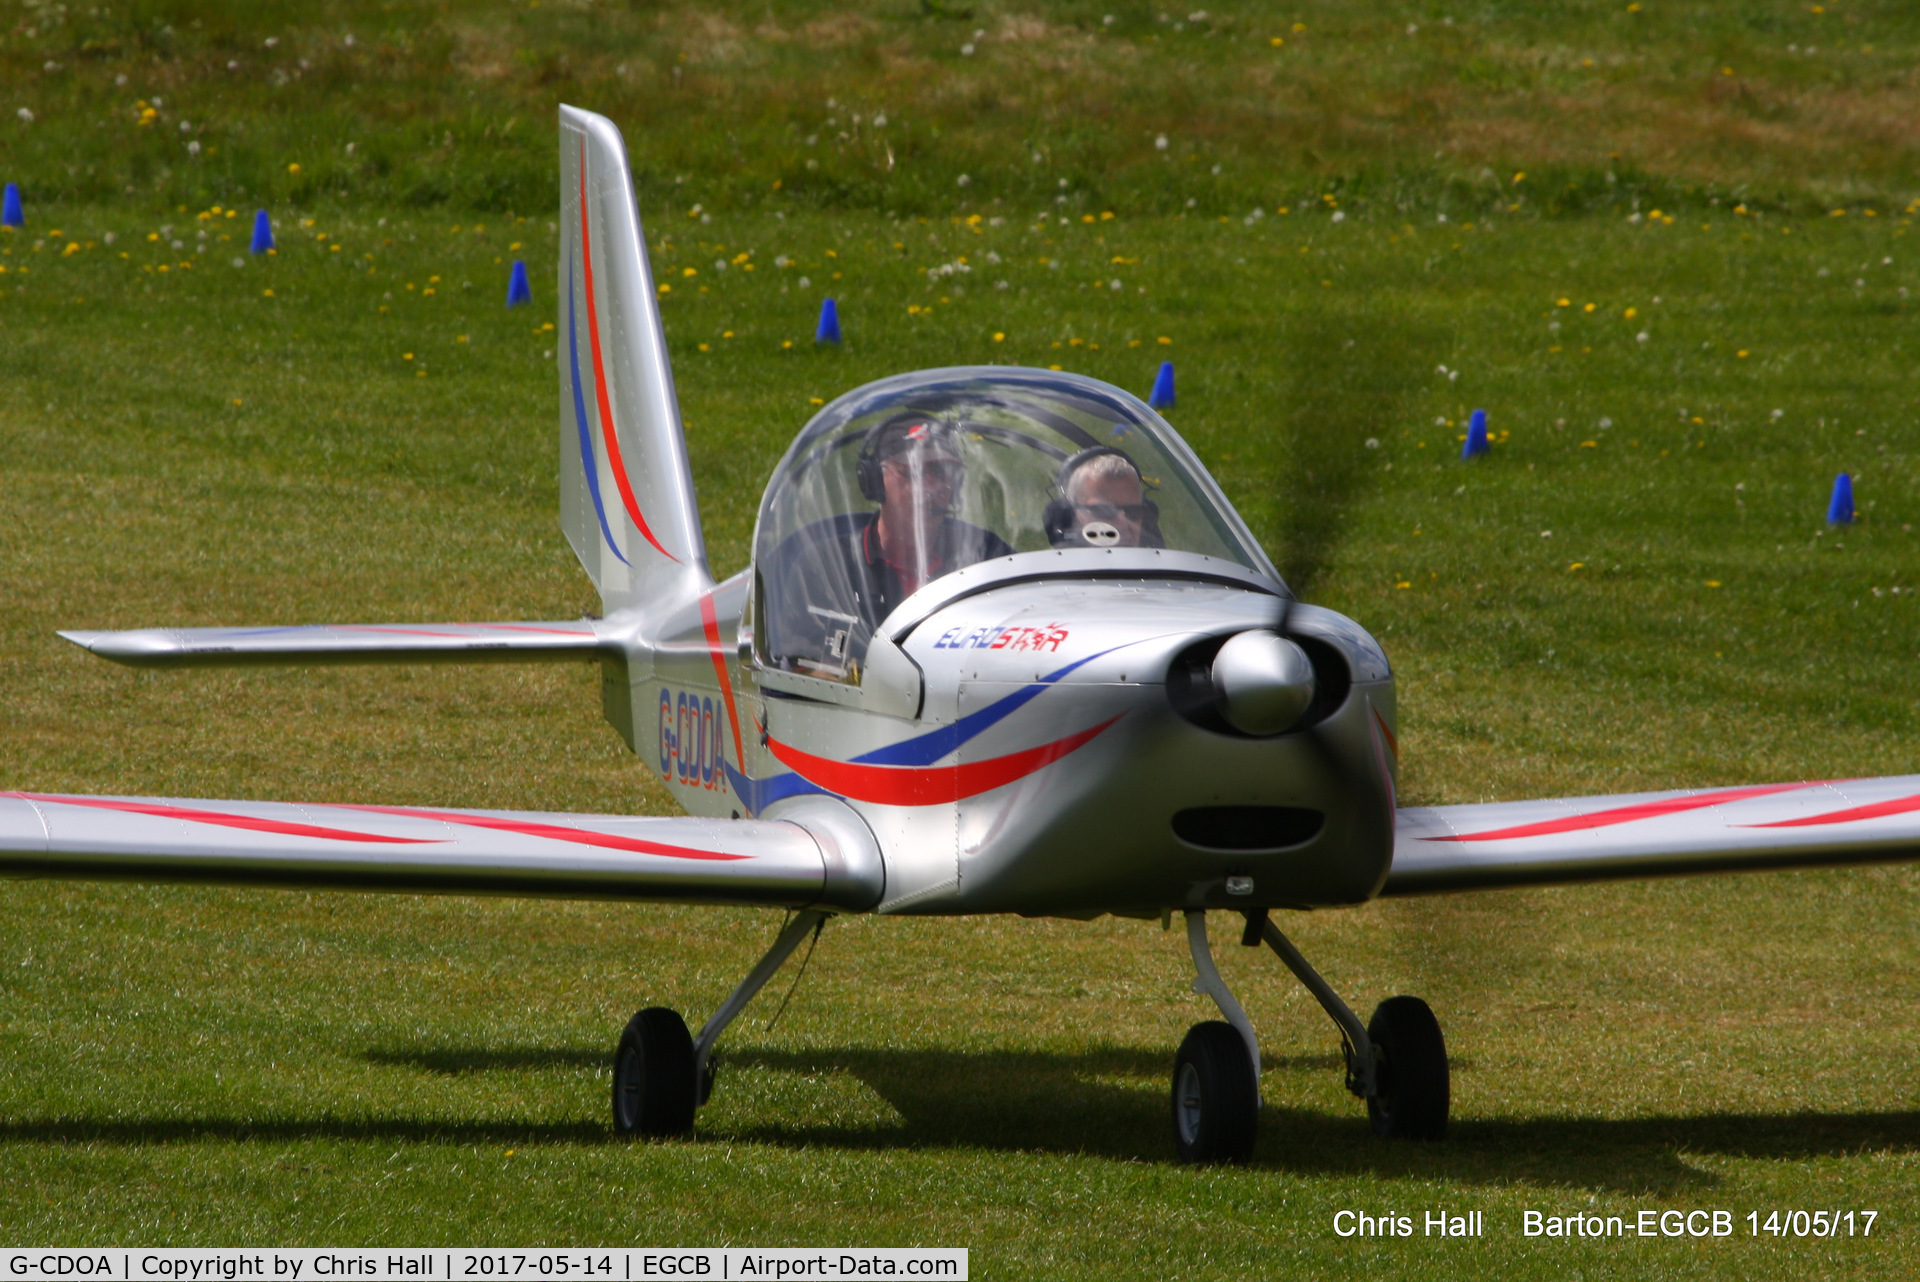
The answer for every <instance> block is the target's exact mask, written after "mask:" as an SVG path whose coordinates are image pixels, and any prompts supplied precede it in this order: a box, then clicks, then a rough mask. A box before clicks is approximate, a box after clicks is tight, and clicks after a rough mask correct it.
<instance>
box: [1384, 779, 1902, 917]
mask: <svg viewBox="0 0 1920 1282" xmlns="http://www.w3.org/2000/svg"><path fill="white" fill-rule="evenodd" d="M1915 859H1920V775H1898V776H1894V777H1891V778H1883V779H1843V780H1830V781H1825V782H1807V783H1784V784H1759V785H1754V786H1750V787H1743V788H1713V789H1702V790H1691V789H1689V790H1685V791H1680V792H1643V793H1633V794H1628V795H1624V796H1614V797H1570V798H1553V799H1550V800H1544V801H1509V802H1499V803H1495V804H1491V805H1477V806H1426V807H1417V808H1410V809H1406V810H1402V811H1400V812H1399V823H1398V826H1397V828H1396V830H1395V834H1394V847H1393V866H1392V868H1391V869H1390V870H1389V871H1388V873H1387V880H1386V884H1385V885H1384V886H1382V887H1381V889H1380V893H1381V894H1382V895H1425V894H1434V893H1437V892H1441V891H1450V890H1484V889H1491V888H1493V887H1498V886H1541V885H1549V884H1552V883H1556V882H1568V881H1613V880H1621V879H1625V878H1641V877H1667V876H1680V875H1683V874H1688V873H1705V872H1740V871H1745V870H1749V869H1756V868H1810V867H1816V866H1819V865H1823V864H1869V863H1896V862H1902V861H1906V860H1915Z"/></svg>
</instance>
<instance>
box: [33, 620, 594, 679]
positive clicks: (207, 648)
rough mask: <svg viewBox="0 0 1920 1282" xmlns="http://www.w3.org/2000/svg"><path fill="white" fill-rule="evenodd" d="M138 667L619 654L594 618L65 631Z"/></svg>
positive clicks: (540, 659)
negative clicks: (595, 626) (596, 624)
mask: <svg viewBox="0 0 1920 1282" xmlns="http://www.w3.org/2000/svg"><path fill="white" fill-rule="evenodd" d="M60 635H61V636H63V637H65V638H66V639H67V640H69V641H71V642H73V643H74V644H75V645H78V646H84V647H85V648H86V649H88V650H90V651H92V652H93V653H94V654H97V655H99V656H100V657H101V658H103V659H112V660H113V661H114V662H115V663H124V664H127V665H129V666H131V667H136V668H186V667H216V666H220V667H230V666H235V665H242V664H267V663H286V664H313V663H436V662H438V663H448V662H451V663H539V662H547V663H555V662H565V661H567V660H586V659H597V658H599V657H600V655H601V654H602V653H603V652H604V653H610V654H618V653H619V650H618V648H617V646H613V645H611V644H610V643H607V642H605V641H603V639H602V638H601V636H600V635H599V634H598V633H597V632H596V631H595V629H594V626H593V622H592V621H591V620H588V619H573V620H563V621H558V622H551V623H364V624H313V625H302V626H294V627H278V628H273V627H266V628H142V629H140V630H138V631H134V632H62V633H61V634H60Z"/></svg>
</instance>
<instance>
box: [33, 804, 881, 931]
mask: <svg viewBox="0 0 1920 1282" xmlns="http://www.w3.org/2000/svg"><path fill="white" fill-rule="evenodd" d="M822 818H823V821H822V822H815V823H804V820H803V822H782V821H771V820H755V819H747V820H725V819H692V818H642V817H629V816H623V815H575V814H551V813H544V812H536V811H520V810H441V809H437V808H428V807H418V806H353V805H318V806H315V805H290V804H288V803H286V802H277V801H193V800H184V799H181V798H174V797H88V796H71V795H56V794H50V793H34V792H0V876H12V877H61V878H80V879H92V880H100V879H105V880H116V881H148V882H162V881H190V882H211V883H216V884H221V885H263V886H289V887H318V888H337V889H349V890H383V891H402V892H412V893H435V892H440V893H448V894H490V895H528V896H544V897H551V898H561V899H627V900H667V901H676V902H687V903H707V904H777V905H784V906H787V907H794V908H802V907H826V908H837V909H842V910H847V911H855V912H858V911H864V910H865V909H868V908H871V907H872V906H873V905H874V904H876V903H878V902H879V900H880V893H881V889H882V879H883V876H884V873H883V869H882V865H881V861H880V856H879V852H878V850H877V849H876V848H874V847H873V846H872V843H871V838H870V837H868V836H866V835H865V833H864V830H859V831H855V830H853V829H852V828H851V827H850V826H849V825H846V824H845V823H842V822H836V821H835V819H834V818H833V817H832V816H823V817H822Z"/></svg>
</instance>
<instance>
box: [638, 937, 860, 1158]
mask: <svg viewBox="0 0 1920 1282" xmlns="http://www.w3.org/2000/svg"><path fill="white" fill-rule="evenodd" d="M827 916H828V914H826V913H824V912H821V911H819V910H818V909H812V908H809V909H806V910H804V911H802V912H798V913H795V914H794V916H793V919H792V920H791V921H789V922H788V923H787V927H786V929H785V930H783V931H781V932H780V937H779V938H778V939H776V940H774V941H773V947H771V948H769V949H768V950H767V954H766V956H764V957H762V958H761V959H760V964H759V965H757V966H755V967H754V968H753V970H752V971H751V972H750V973H749V974H748V975H747V977H746V978H745V979H743V980H741V981H740V986H739V987H738V988H736V989H734V990H733V994H732V995H731V996H730V997H728V998H727V1000H726V1001H724V1002H722V1003H721V1004H720V1009H719V1010H717V1011H715V1012H714V1014H713V1018H712V1019H709V1020H708V1021H707V1022H706V1024H705V1025H704V1026H703V1027H702V1028H701V1029H700V1036H699V1037H698V1038H695V1037H692V1036H690V1035H689V1034H688V1032H687V1024H686V1021H685V1020H683V1019H681V1018H680V1016H679V1014H678V1013H677V1012H675V1011H671V1010H668V1009H667V1008H666V1007H664V1006H649V1007H647V1009H645V1010H643V1011H641V1012H640V1013H639V1014H637V1015H635V1016H634V1017H633V1018H632V1019H630V1020H628V1021H627V1029H626V1032H624V1033H622V1034H621V1035H620V1046H619V1048H618V1049H617V1050H615V1051H614V1054H613V1129H614V1132H615V1133H616V1134H618V1135H621V1136H626V1137H630V1138H637V1139H650V1140H651V1139H671V1138H674V1137H676V1136H687V1135H691V1134H693V1115H694V1112H695V1110H696V1109H698V1108H699V1107H700V1106H701V1105H702V1104H705V1103H706V1102H707V1097H708V1096H709V1095H711V1094H712V1093H713V1077H714V1059H713V1044H714V1043H715V1042H717V1041H719V1040H720V1034H721V1033H723V1032H725V1031H726V1028H727V1025H729V1024H731V1023H732V1022H733V1021H734V1017H735V1016H737V1015H739V1013H740V1012H741V1011H743V1010H745V1009H746V1007H747V1003H748V1002H750V1001H752V1000H753V998H754V995H755V994H757V993H758V992H759V991H760V990H761V989H762V988H764V987H765V986H766V983H767V981H768V980H769V979H772V978H773V975H774V972H775V971H777V970H779V969H780V967H781V965H782V964H783V963H784V962H785V961H786V960H787V958H788V957H790V956H792V955H793V950H794V949H795V948H798V947H799V946H800V941H801V940H803V939H805V938H806V937H807V936H808V935H809V934H818V932H819V930H820V928H821V927H822V926H824V925H825V924H826V920H827Z"/></svg>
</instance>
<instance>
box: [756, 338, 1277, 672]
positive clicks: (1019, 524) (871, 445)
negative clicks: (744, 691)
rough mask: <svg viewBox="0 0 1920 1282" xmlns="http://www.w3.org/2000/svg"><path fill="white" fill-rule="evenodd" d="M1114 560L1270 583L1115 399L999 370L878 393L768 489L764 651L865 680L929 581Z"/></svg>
mask: <svg viewBox="0 0 1920 1282" xmlns="http://www.w3.org/2000/svg"><path fill="white" fill-rule="evenodd" d="M1112 547H1146V548H1168V549H1173V550H1177V551H1183V552H1197V553H1201V554H1204V555H1206V556H1211V557H1218V558H1220V559H1222V560H1226V561H1231V562H1233V563H1235V564H1237V565H1241V566H1244V567H1246V568H1247V569H1250V570H1254V571H1256V572H1258V573H1261V574H1266V575H1273V574H1274V571H1273V568H1272V566H1271V565H1270V564H1269V563H1268V561H1267V559H1266V557H1265V555H1264V554H1263V553H1262V552H1261V551H1260V549H1259V547H1258V545H1257V544H1256V543H1255V542H1254V540H1253V538H1252V536H1251V535H1250V534H1249V533H1248V532H1247V529H1246V527H1245V525H1243V524H1242V523H1241V521H1240V518H1239V517H1238V515H1237V514H1235V513H1234V511H1233V509H1232V507H1231V505H1229V504H1228V502H1227V500H1226V498H1225V496H1224V495H1222V494H1221V493H1220V490H1219V488H1218V487H1217V486H1216V485H1215V484H1214V483H1213V480H1212V478H1211V477H1209V476H1208V475H1207V474H1206V470H1205V469H1204V468H1202V467H1201V466H1200V463H1199V460H1198V459H1196V458H1195V457H1194V455H1193V451H1192V450H1190V449H1188V448H1187V445H1186V442H1184V441H1182V440H1181V439H1180V436H1179V434H1178V433H1176V432H1175V431H1174V430H1173V428H1172V427H1171V426H1169V425H1168V423H1167V422H1166V420H1165V419H1163V418H1161V417H1160V416H1159V415H1158V414H1156V413H1154V412H1153V411H1152V410H1151V409H1149V408H1147V406H1146V405H1145V404H1143V403H1142V402H1141V401H1140V400H1139V399H1137V398H1136V397H1134V396H1131V395H1129V394H1128V393H1126V392H1123V391H1121V390H1120V389H1119V388H1116V387H1112V386H1110V385H1108V384H1106V383H1101V382H1098V381H1096V380H1094V379H1090V378H1083V377H1080V376H1078V375H1073V374H1062V373H1057V372H1051V371H1046V370H1026V369H1015V368H1009V367H1005V366H981V367H971V368H960V369H944V370H929V371H923V372H921V373H916V374H906V375H901V376H898V377H895V378H889V379H884V380H882V381H880V382H878V383H870V384H868V385H867V386H865V387H862V388H859V389H857V390H855V391H853V392H849V393H848V394H846V395H845V396H842V397H841V398H839V399H838V400H836V401H834V402H833V404H831V405H829V406H827V407H826V408H825V409H824V410H822V411H820V413H819V414H817V415H816V416H815V417H814V419H813V421H812V422H810V423H808V424H807V426H806V427H805V428H804V429H803V430H802V431H801V433H800V435H799V436H798V437H797V438H796V439H795V440H794V443H793V445H792V447H791V448H789V449H788V450H787V453H786V457H785V458H783V459H782V460H781V461H780V466H779V467H778V468H777V469H776V470H775V471H774V474H773V480H772V481H771V482H770V483H769V484H768V486H767V492H766V496H765V497H764V498H763V499H762V500H761V503H760V520H759V526H758V528H757V529H756V531H755V534H754V568H755V576H754V577H755V582H754V597H755V600H754V605H753V612H754V618H755V621H754V645H755V650H756V653H757V654H758V657H759V658H760V660H761V661H762V662H763V663H767V664H770V665H772V666H774V667H777V668H782V669H785V670H787V671H791V672H799V673H804V674H806V675H809V676H815V677H821V678H824V679H827V680H832V681H846V682H857V681H858V680H859V674H860V667H861V665H862V663H863V662H864V660H865V657H866V651H867V644H868V641H869V640H870V639H871V637H872V635H873V632H874V630H875V629H876V628H877V627H878V626H879V625H880V623H881V621H882V620H884V619H885V618H886V617H887V615H888V614H889V613H891V612H892V610H893V608H894V607H895V606H897V605H899V604H900V602H901V601H903V600H905V599H906V598H907V597H908V596H910V595H911V594H912V593H914V592H915V591H917V590H918V589H919V588H921V587H922V586H924V585H925V584H927V583H929V582H931V581H933V580H934V579H937V578H939V577H940V576H942V575H945V574H950V573H952V572H953V571H955V570H959V569H963V568H965V567H966V566H968V565H972V564H974V563H975V562H978V561H983V560H987V559H989V558H992V557H1000V556H1008V555H1012V554H1014V553H1020V552H1039V551H1044V550H1047V549H1051V548H1112ZM1275 577H1277V576H1275Z"/></svg>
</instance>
